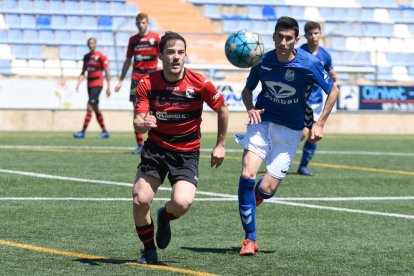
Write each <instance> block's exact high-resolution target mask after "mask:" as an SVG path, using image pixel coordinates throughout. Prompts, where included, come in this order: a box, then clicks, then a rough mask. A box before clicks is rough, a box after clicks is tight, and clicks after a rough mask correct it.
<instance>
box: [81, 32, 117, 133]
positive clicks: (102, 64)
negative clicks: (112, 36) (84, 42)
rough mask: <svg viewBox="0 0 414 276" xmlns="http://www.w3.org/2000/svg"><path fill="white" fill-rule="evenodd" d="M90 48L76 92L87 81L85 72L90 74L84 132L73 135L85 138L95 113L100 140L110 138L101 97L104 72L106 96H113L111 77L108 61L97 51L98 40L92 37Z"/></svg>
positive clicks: (89, 40) (84, 59) (84, 58)
mask: <svg viewBox="0 0 414 276" xmlns="http://www.w3.org/2000/svg"><path fill="white" fill-rule="evenodd" d="M88 47H89V50H90V52H89V53H87V54H86V55H85V56H84V57H83V67H82V73H81V74H80V76H79V79H78V84H77V85H76V91H78V92H79V86H80V84H81V83H82V81H83V80H84V79H85V72H88V79H87V81H88V95H89V100H88V106H87V109H86V115H85V120H84V122H83V127H82V130H81V131H79V132H76V133H74V134H73V137H75V138H85V131H86V129H87V128H88V125H89V122H90V120H91V118H92V111H94V112H95V115H96V119H97V120H98V123H99V125H100V126H101V129H102V132H101V136H100V138H102V139H104V138H109V133H108V131H107V130H106V127H105V123H104V118H103V115H102V112H101V110H100V109H99V95H100V94H101V91H102V87H103V76H102V71H105V78H106V83H107V88H106V95H107V96H108V97H109V96H110V95H111V89H110V75H109V69H108V59H107V58H106V56H105V55H104V54H102V53H101V52H99V51H97V50H96V39H95V38H93V37H91V38H89V39H88Z"/></svg>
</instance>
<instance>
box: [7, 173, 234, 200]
mask: <svg viewBox="0 0 414 276" xmlns="http://www.w3.org/2000/svg"><path fill="white" fill-rule="evenodd" d="M0 173H8V174H16V175H24V176H32V177H38V178H46V179H56V180H63V181H73V182H83V183H93V184H103V185H114V186H123V187H132V184H131V183H126V182H115V181H106V180H97V179H86V178H76V177H66V176H58V175H51V174H43V173H33V172H24V171H15V170H4V169H0ZM158 189H159V190H163V191H171V188H167V187H159V188H158ZM197 194H200V195H208V196H217V197H233V196H231V195H224V194H218V193H211V192H202V191H197Z"/></svg>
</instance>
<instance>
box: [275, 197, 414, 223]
mask: <svg viewBox="0 0 414 276" xmlns="http://www.w3.org/2000/svg"><path fill="white" fill-rule="evenodd" d="M270 202H272V203H275V204H281V205H289V206H296V207H304V208H311V209H322V210H330V211H338V212H347V213H355V214H365V215H374V216H384V217H396V218H405V219H414V215H404V214H398V213H385V212H377V211H368V210H358V209H350V208H342V207H332V206H322V205H314V204H305V203H297V202H287V201H278V200H271V201H270Z"/></svg>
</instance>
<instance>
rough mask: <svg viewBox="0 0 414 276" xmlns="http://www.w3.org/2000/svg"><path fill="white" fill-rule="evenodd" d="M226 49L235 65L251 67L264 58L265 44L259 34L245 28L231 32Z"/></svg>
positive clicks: (228, 57)
mask: <svg viewBox="0 0 414 276" xmlns="http://www.w3.org/2000/svg"><path fill="white" fill-rule="evenodd" d="M224 51H225V53H226V57H227V59H228V60H229V61H230V63H231V64H233V65H234V66H236V67H239V68H250V67H253V66H255V65H256V64H258V63H259V61H260V60H261V59H262V56H263V52H264V45H263V41H262V39H261V38H260V36H259V34H257V33H253V32H250V31H248V30H245V29H243V30H240V31H237V32H234V33H231V34H230V36H229V37H228V38H227V41H226V45H225V46H224Z"/></svg>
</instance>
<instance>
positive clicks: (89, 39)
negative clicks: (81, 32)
mask: <svg viewBox="0 0 414 276" xmlns="http://www.w3.org/2000/svg"><path fill="white" fill-rule="evenodd" d="M91 40H93V41H95V43H96V38H94V37H90V38H88V41H87V43H88V44H89V42H90V41H91Z"/></svg>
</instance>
